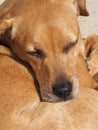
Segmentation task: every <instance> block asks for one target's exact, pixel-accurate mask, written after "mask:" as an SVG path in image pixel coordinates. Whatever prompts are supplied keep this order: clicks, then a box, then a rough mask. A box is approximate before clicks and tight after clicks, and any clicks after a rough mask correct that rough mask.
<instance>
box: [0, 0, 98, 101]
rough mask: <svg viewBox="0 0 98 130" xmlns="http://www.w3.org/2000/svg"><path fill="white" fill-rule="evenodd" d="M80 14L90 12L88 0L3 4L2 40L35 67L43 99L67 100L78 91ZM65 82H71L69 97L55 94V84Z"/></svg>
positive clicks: (0, 18) (8, 1) (0, 12)
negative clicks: (78, 17)
mask: <svg viewBox="0 0 98 130" xmlns="http://www.w3.org/2000/svg"><path fill="white" fill-rule="evenodd" d="M79 14H80V15H85V16H87V15H88V12H87V10H86V1H85V0H62V1H61V0H54V1H52V0H32V1H31V0H23V1H20V0H6V1H5V2H4V3H3V4H2V5H1V6H0V34H1V35H0V37H1V40H2V41H4V42H6V43H8V44H9V45H10V46H11V47H12V49H13V51H14V52H15V53H16V54H17V55H18V56H19V57H20V58H21V59H23V60H25V61H27V62H28V63H29V64H30V65H31V66H32V68H33V70H34V72H35V75H36V78H37V80H38V82H39V85H40V91H41V97H42V100H43V101H50V102H55V101H62V100H68V99H73V98H75V97H76V96H77V94H78V91H79V80H78V75H77V70H76V69H77V61H78V58H77V56H78V55H80V54H79V51H80V49H81V46H82V39H81V36H80V30H79V25H78V20H77V15H79ZM73 25H74V26H73ZM79 57H80V56H79ZM81 60H82V58H81ZM83 62H84V58H83ZM79 65H80V64H79ZM79 73H80V72H79ZM86 75H87V77H89V78H90V81H91V82H92V84H91V83H90V84H87V86H89V87H90V86H92V85H93V86H94V87H96V84H95V83H93V82H94V81H93V80H92V79H91V77H90V76H89V74H88V73H87V72H86ZM87 80H88V79H87ZM66 82H69V83H70V84H71V85H72V91H71V93H70V95H69V96H64V98H62V97H59V96H57V95H56V94H54V93H53V88H54V86H60V85H61V86H62V84H64V86H65V87H67V85H65V83H66ZM82 82H83V81H82Z"/></svg>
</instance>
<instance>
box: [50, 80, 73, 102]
mask: <svg viewBox="0 0 98 130" xmlns="http://www.w3.org/2000/svg"><path fill="white" fill-rule="evenodd" d="M71 92H72V84H71V82H69V81H66V82H65V83H63V84H55V85H54V86H53V93H54V94H55V95H56V96H58V97H61V98H63V99H64V100H66V99H67V97H68V96H69V95H70V94H71Z"/></svg>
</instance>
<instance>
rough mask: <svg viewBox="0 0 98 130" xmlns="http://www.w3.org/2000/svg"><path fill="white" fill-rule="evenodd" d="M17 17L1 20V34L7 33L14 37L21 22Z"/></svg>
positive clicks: (9, 36)
mask: <svg viewBox="0 0 98 130" xmlns="http://www.w3.org/2000/svg"><path fill="white" fill-rule="evenodd" d="M15 21H16V19H14V18H10V19H4V20H2V21H0V35H5V36H7V37H8V38H11V39H14V38H15V36H16V33H17V29H18V26H19V22H15Z"/></svg>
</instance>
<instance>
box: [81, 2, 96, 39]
mask: <svg viewBox="0 0 98 130" xmlns="http://www.w3.org/2000/svg"><path fill="white" fill-rule="evenodd" d="M86 3H87V9H88V11H89V14H90V15H89V16H88V17H83V16H81V17H79V23H80V30H81V34H82V37H86V36H88V35H92V34H97V35H98V0H87V2H86Z"/></svg>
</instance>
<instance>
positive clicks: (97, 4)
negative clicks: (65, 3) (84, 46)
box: [0, 0, 98, 37]
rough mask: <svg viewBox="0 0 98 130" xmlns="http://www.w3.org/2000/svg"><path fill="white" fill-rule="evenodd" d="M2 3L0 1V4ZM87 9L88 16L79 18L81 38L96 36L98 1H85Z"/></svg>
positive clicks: (2, 0) (0, 0) (97, 32)
mask: <svg viewBox="0 0 98 130" xmlns="http://www.w3.org/2000/svg"><path fill="white" fill-rule="evenodd" d="M4 1H5V0H0V4H2V3H3V2H4ZM87 9H88V11H89V13H90V15H89V16H88V17H83V16H80V17H79V23H80V30H81V34H82V37H87V36H88V35H91V34H98V0H87Z"/></svg>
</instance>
